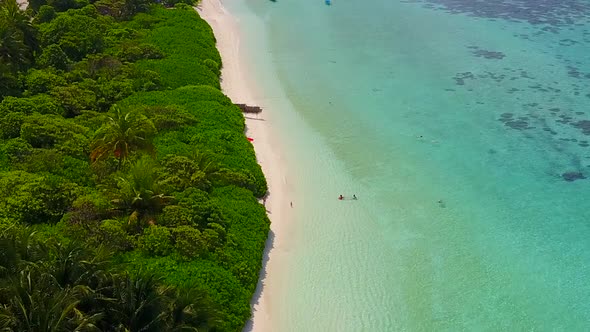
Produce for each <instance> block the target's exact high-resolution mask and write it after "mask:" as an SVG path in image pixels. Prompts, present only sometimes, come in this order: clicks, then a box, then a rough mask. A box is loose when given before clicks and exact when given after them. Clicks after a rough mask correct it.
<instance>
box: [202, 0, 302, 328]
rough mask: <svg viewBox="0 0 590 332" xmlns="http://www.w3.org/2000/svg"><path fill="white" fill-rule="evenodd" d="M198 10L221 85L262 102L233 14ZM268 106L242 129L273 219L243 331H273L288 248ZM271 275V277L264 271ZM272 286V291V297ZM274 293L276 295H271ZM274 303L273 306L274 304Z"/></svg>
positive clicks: (284, 189) (206, 4) (208, 1)
mask: <svg viewBox="0 0 590 332" xmlns="http://www.w3.org/2000/svg"><path fill="white" fill-rule="evenodd" d="M197 11H198V12H199V14H200V16H201V17H202V18H203V19H204V20H206V21H207V22H208V23H209V25H210V26H211V27H212V28H213V32H214V34H215V38H216V40H217V48H218V50H219V52H220V53H221V58H222V61H223V68H222V74H221V76H222V81H221V87H222V90H223V92H224V93H225V94H226V95H227V96H229V97H230V98H231V99H232V101H233V102H234V103H245V104H248V105H260V103H258V102H257V100H256V99H255V97H254V96H255V95H256V94H255V91H254V90H253V88H252V84H253V82H251V81H248V80H247V78H248V77H250V76H249V75H248V68H247V67H246V66H245V65H244V59H243V56H244V55H243V53H240V52H241V50H242V48H241V47H242V45H243V44H242V39H241V37H240V29H239V25H238V22H237V21H236V19H235V18H234V17H233V16H232V15H231V14H229V13H228V12H227V11H226V10H225V8H224V7H223V5H222V3H221V1H220V0H202V1H201V2H200V4H199V5H198V7H197ZM272 111H273V110H272V109H266V108H265V109H264V110H263V112H262V113H261V114H258V115H249V114H248V115H246V127H247V131H246V135H247V136H248V137H250V138H252V139H253V142H252V143H253V144H254V149H255V151H256V157H257V159H258V162H259V164H260V165H261V166H262V170H263V172H264V174H265V176H266V179H267V182H268V188H269V196H268V199H266V209H267V213H268V216H269V218H270V219H271V221H272V224H271V232H270V234H269V238H268V240H267V245H266V250H265V255H264V262H263V264H264V266H263V270H262V272H261V278H260V280H259V282H258V287H257V290H256V293H255V294H254V297H253V299H252V301H251V305H252V308H253V316H252V319H251V320H250V321H249V322H248V323H247V325H246V326H245V328H244V331H273V328H272V326H273V324H272V321H273V319H275V318H273V315H272V310H273V305H276V304H277V302H278V300H279V295H278V293H280V281H281V268H280V264H281V263H280V261H281V255H282V254H284V253H285V252H286V245H285V240H284V239H285V237H286V235H287V234H286V233H288V227H286V226H287V225H288V222H289V219H291V214H292V212H293V208H292V207H291V206H290V200H289V198H288V197H289V192H288V191H289V187H288V186H287V180H286V179H287V176H286V174H285V172H286V171H285V170H286V165H285V164H286V163H285V162H284V160H282V158H281V151H280V147H278V146H277V140H276V139H274V138H275V137H273V136H272V133H271V130H270V128H271V126H272V122H271V121H269V118H268V117H267V116H266V115H267V114H269V112H272ZM269 275H271V276H272V278H269V277H268V276H269ZM271 292H272V294H273V297H271V295H270V294H271ZM273 299H274V301H273ZM274 307H275V308H276V306H274Z"/></svg>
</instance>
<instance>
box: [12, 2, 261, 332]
mask: <svg viewBox="0 0 590 332" xmlns="http://www.w3.org/2000/svg"><path fill="white" fill-rule="evenodd" d="M193 5H194V3H192V2H191V1H190V0H188V1H182V0H181V1H180V2H177V0H170V1H168V2H158V3H154V2H150V1H148V0H98V1H92V0H90V1H89V0H31V1H30V2H29V4H28V7H27V8H26V10H24V9H22V8H19V5H18V4H17V3H16V2H15V0H1V1H0V101H1V102H0V329H1V330H2V331H240V330H241V329H242V328H243V326H244V324H245V323H246V320H247V319H248V318H249V317H250V305H249V301H250V298H251V297H252V295H253V293H254V291H255V288H256V284H257V280H258V274H259V271H260V269H261V265H262V255H263V251H264V247H265V241H266V238H267V235H268V231H269V225H270V222H269V220H268V218H267V216H266V211H265V208H264V206H263V205H262V204H260V203H259V198H262V197H264V195H266V192H267V184H266V180H265V178H264V175H263V173H262V170H261V168H260V166H259V165H258V163H257V161H256V157H255V154H254V149H253V146H252V144H251V143H250V142H249V141H248V140H247V139H246V137H245V136H244V130H245V123H244V117H243V115H242V113H241V110H240V109H239V108H238V107H237V106H235V105H234V104H233V103H232V101H231V100H230V99H229V98H228V97H226V96H225V95H224V94H223V93H222V92H221V91H220V83H219V80H220V68H221V58H220V55H219V53H218V51H217V49H216V47H215V38H214V36H213V32H212V30H211V28H210V27H209V25H208V24H207V23H206V22H205V21H203V20H202V19H201V18H200V17H199V16H198V14H197V13H196V11H195V10H194V9H193V7H192V6H193Z"/></svg>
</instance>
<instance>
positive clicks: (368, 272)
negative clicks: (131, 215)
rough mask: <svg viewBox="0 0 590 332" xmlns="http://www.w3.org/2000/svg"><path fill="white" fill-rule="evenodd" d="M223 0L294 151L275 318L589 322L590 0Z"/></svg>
mask: <svg viewBox="0 0 590 332" xmlns="http://www.w3.org/2000/svg"><path fill="white" fill-rule="evenodd" d="M223 4H224V6H226V7H227V8H228V10H229V11H230V12H231V13H232V14H233V15H235V16H236V17H237V18H238V19H239V21H240V26H241V27H242V29H243V31H242V32H243V34H244V38H245V40H246V41H247V44H248V45H249V47H248V55H247V62H248V63H249V64H250V65H251V66H252V68H255V70H254V71H255V73H254V74H253V79H254V80H256V81H257V85H258V86H259V87H260V88H261V89H262V90H263V91H264V92H263V93H262V95H264V97H262V98H263V99H264V102H263V104H265V105H264V106H271V107H270V108H269V109H272V110H273V113H272V114H268V117H269V118H270V119H272V120H273V121H274V123H275V124H276V126H275V127H274V130H275V131H276V134H277V137H279V138H278V141H277V144H278V145H280V146H281V147H282V148H283V149H284V151H285V158H286V160H287V162H288V165H289V167H288V169H287V170H285V172H286V173H285V178H286V181H287V182H288V183H289V186H291V187H292V192H293V201H294V202H293V203H294V205H295V207H294V208H293V220H291V221H290V222H292V223H293V225H292V228H293V231H292V234H290V238H289V241H290V243H292V245H291V246H290V247H289V252H288V254H287V255H286V257H285V258H284V260H285V261H284V262H281V264H282V266H284V269H286V273H284V276H282V277H281V278H282V280H280V284H281V285H282V290H283V294H280V298H276V299H275V300H274V303H276V304H277V307H276V308H273V312H272V314H273V317H272V318H273V324H274V326H275V328H274V330H275V331H287V332H288V331H442V330H447V331H587V330H590V300H589V299H590V279H589V276H590V1H587V0H561V1H559V0H542V1H541V0H511V1H510V0H487V1H475V0H416V1H396V0H364V1H351V0H332V5H331V6H326V5H325V4H324V2H323V1H322V0H297V1H293V0H277V1H276V2H271V1H264V0H225V1H224V2H223ZM586 177H587V178H586ZM271 194H272V193H271ZM339 194H343V195H345V196H351V195H352V194H356V195H357V196H358V197H359V200H357V201H353V200H344V201H339V200H337V199H336V198H337V196H338V195H339ZM271 217H272V216H271ZM267 277H268V278H272V277H273V276H272V275H269V276H267ZM269 296H273V294H270V295H269ZM276 296H277V297H279V295H278V294H277V295H276Z"/></svg>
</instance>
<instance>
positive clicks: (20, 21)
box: [0, 0, 39, 68]
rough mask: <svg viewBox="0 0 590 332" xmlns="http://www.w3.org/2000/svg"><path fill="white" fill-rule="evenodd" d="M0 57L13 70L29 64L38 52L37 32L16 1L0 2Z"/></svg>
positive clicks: (5, 0) (6, 0)
mask: <svg viewBox="0 0 590 332" xmlns="http://www.w3.org/2000/svg"><path fill="white" fill-rule="evenodd" d="M0 50H1V51H0V57H2V58H3V59H4V60H5V61H6V60H8V62H9V63H11V64H12V65H13V66H14V67H15V68H20V67H22V66H24V65H26V64H29V63H31V62H32V60H33V52H34V51H38V50H39V43H38V41H37V30H36V29H35V28H34V27H33V26H32V24H31V20H30V17H28V16H27V14H26V13H25V12H24V11H23V10H21V9H20V7H19V5H18V3H17V2H16V0H3V1H2V2H0Z"/></svg>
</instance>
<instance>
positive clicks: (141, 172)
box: [113, 157, 174, 231]
mask: <svg viewBox="0 0 590 332" xmlns="http://www.w3.org/2000/svg"><path fill="white" fill-rule="evenodd" d="M118 187H119V192H118V195H117V196H118V197H117V198H116V199H114V200H113V203H114V204H115V205H117V206H119V209H120V210H124V211H126V212H128V213H130V215H129V224H130V225H132V224H134V225H135V226H136V231H139V230H140V229H141V226H142V225H143V222H145V221H147V223H149V224H153V223H154V220H155V216H156V215H157V214H158V213H160V212H162V209H163V208H164V207H165V206H166V205H168V204H169V203H170V202H171V201H172V200H173V199H174V197H172V196H168V195H166V194H165V192H164V186H162V185H161V183H160V181H159V180H158V176H157V174H156V167H155V164H154V161H153V160H151V159H149V158H147V157H145V158H141V159H139V160H138V161H137V162H136V163H135V164H134V165H133V166H132V167H131V168H130V170H129V173H128V174H127V176H126V177H121V178H119V181H118Z"/></svg>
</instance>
